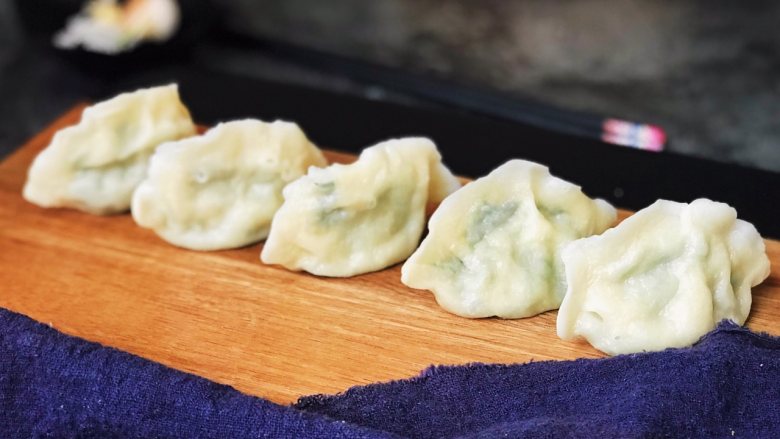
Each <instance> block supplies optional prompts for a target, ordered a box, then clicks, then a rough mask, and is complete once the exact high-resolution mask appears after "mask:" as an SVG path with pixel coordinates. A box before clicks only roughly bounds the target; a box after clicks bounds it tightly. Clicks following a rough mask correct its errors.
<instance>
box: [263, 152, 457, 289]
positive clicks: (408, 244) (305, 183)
mask: <svg viewBox="0 0 780 439" xmlns="http://www.w3.org/2000/svg"><path fill="white" fill-rule="evenodd" d="M458 187H460V183H459V182H458V180H457V179H456V178H455V177H454V176H453V175H452V174H451V173H450V171H449V170H448V169H447V168H446V167H444V165H443V164H442V163H441V156H440V155H439V152H438V151H437V149H436V146H435V145H434V144H433V142H431V141H430V140H428V139H425V138H404V139H395V140H389V141H386V142H382V143H379V144H377V145H375V146H372V147H370V148H366V149H365V150H364V151H363V152H362V153H361V154H360V157H359V158H358V160H357V161H356V162H355V163H353V164H350V165H340V164H335V165H332V166H330V167H328V168H325V169H317V168H311V169H310V170H309V173H308V174H307V175H306V176H304V177H302V178H300V179H298V180H296V181H294V182H292V183H291V184H290V185H289V186H287V187H286V188H285V189H284V204H283V205H282V207H281V208H280V209H279V211H278V212H277V213H276V216H274V219H273V223H272V224H271V234H270V236H269V237H268V240H267V241H266V243H265V247H264V248H263V252H262V255H261V259H262V260H263V262H265V263H267V264H280V265H283V266H284V267H286V268H288V269H290V270H306V271H308V272H309V273H313V274H317V275H321V276H339V277H346V276H353V275H356V274H361V273H367V272H370V271H376V270H380V269H382V268H385V267H388V266H390V265H393V264H395V263H397V262H400V261H402V260H404V259H406V258H407V257H408V256H409V255H410V254H411V253H412V251H414V249H415V247H417V244H418V243H419V241H420V236H421V235H422V232H423V227H424V225H425V209H426V204H427V203H428V202H432V203H437V202H439V201H441V199H442V198H444V197H446V196H447V195H448V194H449V193H451V192H453V191H454V190H456V189H457V188H458Z"/></svg>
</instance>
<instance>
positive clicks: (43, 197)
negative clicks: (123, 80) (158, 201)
mask: <svg viewBox="0 0 780 439" xmlns="http://www.w3.org/2000/svg"><path fill="white" fill-rule="evenodd" d="M193 134H195V125H194V124H193V122H192V119H191V118H190V114H189V112H188V111H187V108H186V107H185V106H184V104H182V103H181V100H180V99H179V91H178V87H177V86H176V85H175V84H172V85H167V86H162V87H153V88H147V89H142V90H138V91H135V92H132V93H123V94H120V95H119V96H116V97H114V98H113V99H109V100H107V101H104V102H100V103H98V104H95V105H93V106H91V107H89V108H87V109H86V110H84V113H83V114H82V116H81V121H80V122H79V123H78V124H77V125H74V126H71V127H68V128H64V129H62V130H60V131H59V132H57V134H55V135H54V138H53V139H52V141H51V144H49V146H48V147H47V148H46V149H44V150H43V151H41V153H40V154H39V155H38V156H37V157H36V158H35V160H34V161H33V163H32V166H30V169H29V171H28V176H27V183H26V184H25V186H24V190H23V196H24V198H25V199H27V201H29V202H31V203H34V204H37V205H39V206H41V207H71V208H75V209H80V210H83V211H85V212H90V213H93V214H100V215H102V214H111V213H117V212H122V211H126V210H127V209H128V208H130V198H131V197H132V195H133V190H135V188H136V186H138V184H139V183H140V182H141V180H143V179H144V176H145V175H146V166H147V162H148V160H149V156H151V155H152V153H153V152H154V149H155V148H156V147H157V145H159V144H160V143H163V142H166V141H169V140H177V139H181V138H183V137H188V136H191V135H193Z"/></svg>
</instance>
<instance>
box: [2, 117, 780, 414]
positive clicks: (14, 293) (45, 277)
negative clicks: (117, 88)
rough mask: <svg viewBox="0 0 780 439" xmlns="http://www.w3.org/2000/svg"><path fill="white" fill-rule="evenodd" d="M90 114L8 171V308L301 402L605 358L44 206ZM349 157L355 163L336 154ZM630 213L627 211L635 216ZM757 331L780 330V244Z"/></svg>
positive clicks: (419, 300) (524, 328) (378, 282)
mask: <svg viewBox="0 0 780 439" xmlns="http://www.w3.org/2000/svg"><path fill="white" fill-rule="evenodd" d="M82 108H83V107H78V108H75V109H73V110H72V111H70V112H69V113H67V114H66V115H64V116H63V117H62V118H60V119H59V120H57V121H56V122H55V123H54V124H53V125H52V126H51V127H49V128H48V129H46V130H45V131H44V132H42V133H41V134H39V135H37V136H35V137H34V138H33V139H32V140H30V141H29V143H27V144H26V145H24V146H23V147H22V148H20V149H19V150H17V152H16V153H14V154H13V155H11V156H10V157H8V158H7V159H6V160H5V161H4V162H2V164H0V267H2V268H0V282H2V285H3V293H2V295H0V306H2V307H6V308H9V309H11V310H14V311H17V312H20V313H23V314H26V315H28V316H30V317H32V318H34V319H36V320H38V321H41V322H45V323H50V324H52V325H53V326H54V327H55V328H57V329H59V330H61V331H63V332H65V333H68V334H72V335H76V336H79V337H83V338H85V339H88V340H92V341H97V342H100V343H103V344H105V345H108V346H113V347H116V348H119V349H122V350H124V351H128V352H131V353H134V354H137V355H140V356H142V357H145V358H148V359H151V360H154V361H157V362H160V363H163V364H166V365H168V366H171V367H173V368H176V369H180V370H184V371H187V372H191V373H194V374H197V375H201V376H204V377H206V378H209V379H212V380H214V381H218V382H220V383H225V384H229V385H231V386H233V387H235V388H237V389H239V390H241V391H244V392H246V393H249V394H253V395H259V396H263V397H266V398H269V399H271V400H272V401H276V402H280V403H287V402H291V401H294V400H295V399H297V398H298V397H299V396H301V395H306V394H313V393H334V392H339V391H343V390H345V389H347V388H348V387H350V386H354V385H358V384H367V383H371V382H376V381H386V380H391V379H399V378H405V377H409V376H413V375H416V374H417V373H419V371H420V370H422V369H424V368H425V367H427V366H429V365H431V364H461V363H469V362H476V361H478V362H500V363H513V362H527V361H530V360H535V361H539V360H551V359H571V358H577V357H599V356H601V354H600V353H598V352H597V351H596V350H594V349H593V348H591V347H590V346H589V345H588V344H587V343H585V342H584V341H577V342H565V341H562V340H560V339H558V337H557V336H556V335H555V317H556V313H555V312H547V313H544V314H542V315H539V316H536V317H532V318H528V319H522V320H500V319H481V320H469V319H465V318H460V317H457V316H454V315H451V314H448V313H447V312H445V311H443V310H442V309H441V308H439V307H438V306H437V305H436V302H435V301H434V299H433V296H432V294H430V293H429V292H426V291H418V290H412V289H409V288H407V287H405V286H404V285H402V284H401V282H400V267H399V266H395V267H392V268H389V269H387V270H383V271H381V272H377V273H371V274H367V275H362V276H357V277H354V278H350V279H328V278H318V277H315V276H311V275H307V274H302V273H292V272H288V271H285V270H283V269H281V268H277V267H272V266H265V265H262V264H261V263H260V261H259V254H260V248H261V247H260V245H253V246H251V247H247V248H242V249H238V250H231V251H220V252H210V253H201V252H194V251H187V250H183V249H179V248H176V247H173V246H171V245H169V244H167V243H165V242H163V241H162V240H160V239H159V238H157V237H156V236H155V235H154V234H153V233H152V232H150V231H148V230H144V229H141V228H139V227H136V226H135V225H134V223H133V220H132V218H131V217H130V216H129V215H117V216H110V217H99V216H92V215H88V214H85V213H81V212H77V211H73V210H66V209H48V210H44V209H41V208H38V207H36V206H34V205H31V204H29V203H27V202H25V201H24V200H23V199H22V197H21V195H20V193H21V188H22V184H23V182H24V180H25V177H26V172H27V168H28V166H29V164H30V161H31V160H32V158H33V157H34V156H35V154H37V152H38V151H40V150H41V149H42V148H44V147H45V146H46V145H47V144H48V142H49V140H50V139H51V136H52V135H53V133H54V132H55V131H56V130H58V129H60V128H62V127H64V126H66V125H69V124H73V123H75V122H76V121H77V120H78V118H79V115H80V113H81V110H82ZM329 157H330V158H331V160H338V161H342V162H346V161H349V160H351V156H348V155H344V154H336V153H333V154H329ZM626 215H628V212H625V211H623V212H621V217H625V216H626ZM766 244H767V250H768V253H769V255H770V258H771V259H772V261H773V272H772V275H771V276H770V278H769V279H767V280H766V281H765V282H764V283H763V284H762V285H761V286H759V287H757V288H755V289H754V306H753V312H752V313H751V316H750V319H749V320H748V326H749V327H751V328H753V329H755V330H761V331H768V332H770V333H774V334H778V333H780V323H779V322H780V277H779V276H778V273H777V264H778V261H780V242H777V241H769V240H768V241H766Z"/></svg>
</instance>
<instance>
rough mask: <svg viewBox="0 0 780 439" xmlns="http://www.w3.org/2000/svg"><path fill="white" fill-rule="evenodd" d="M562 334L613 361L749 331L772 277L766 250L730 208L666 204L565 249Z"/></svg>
mask: <svg viewBox="0 0 780 439" xmlns="http://www.w3.org/2000/svg"><path fill="white" fill-rule="evenodd" d="M563 261H564V264H565V265H566V281H567V283H568V286H569V287H568V291H567V293H566V297H565V299H564V300H563V304H562V305H561V309H560V310H559V311H558V322H557V326H558V336H560V337H561V338H563V339H566V340H569V339H572V338H574V337H576V336H582V337H584V338H586V339H587V340H588V341H589V342H590V344H592V345H593V346H594V347H595V348H596V349H598V350H600V351H603V352H605V353H607V354H610V355H617V354H625V353H632V352H640V351H658V350H663V349H665V348H669V347H683V346H689V345H691V344H693V343H694V342H696V341H697V340H698V339H699V338H700V337H701V336H703V335H704V334H706V333H707V332H709V331H710V330H712V329H713V328H715V326H716V325H717V323H718V322H720V321H721V320H723V319H729V320H732V321H734V322H736V323H738V324H743V323H744V322H745V319H747V316H748V314H749V313H750V305H751V302H752V296H751V292H750V288H751V287H753V286H755V285H758V284H759V283H761V281H763V280H764V279H766V277H767V276H768V275H769V259H768V258H767V255H766V250H765V248H764V242H763V241H762V240H761V236H760V235H759V234H758V232H757V231H756V229H755V227H753V225H752V224H750V223H748V222H745V221H742V220H738V219H737V212H736V211H735V210H734V209H733V208H731V207H730V206H728V205H727V204H723V203H717V202H714V201H710V200H707V199H698V200H695V201H694V202H692V203H691V204H685V203H676V202H673V201H666V200H660V201H657V202H655V203H654V204H652V205H651V206H649V207H647V208H645V209H643V210H640V211H639V212H637V213H635V214H634V215H632V216H631V217H629V218H628V219H626V220H624V221H623V222H622V223H621V224H620V225H618V226H617V227H615V228H613V229H611V230H608V231H606V232H604V234H602V235H601V236H593V237H590V238H586V239H582V240H579V241H576V242H573V243H571V244H570V245H569V246H568V247H567V248H566V249H564V251H563Z"/></svg>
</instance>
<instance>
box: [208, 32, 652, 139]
mask: <svg viewBox="0 0 780 439" xmlns="http://www.w3.org/2000/svg"><path fill="white" fill-rule="evenodd" d="M216 38H217V39H218V40H219V41H221V42H223V43H225V44H228V45H230V46H232V47H236V48H243V49H247V50H257V51H261V52H263V53H264V54H266V55H271V56H274V57H276V58H279V59H282V60H284V61H286V62H289V63H292V64H297V65H301V66H305V67H308V68H312V69H315V70H320V71H324V72H329V73H333V74H337V75H339V76H343V77H347V78H349V79H352V80H355V81H357V82H361V83H364V84H369V85H373V86H378V87H381V88H384V89H387V90H392V91H395V92H400V93H403V94H408V95H412V96H416V97H419V98H422V99H424V100H427V101H430V102H435V103H438V104H441V105H445V106H451V107H456V108H459V109H465V110H468V111H473V112H476V113H481V114H485V115H488V116H492V117H496V118H501V119H505V120H510V121H514V122H519V123H523V124H526V125H530V126H535V127H539V128H542V129H545V130H550V131H555V132H561V133H565V134H571V135H575V136H582V137H587V138H594V139H599V140H601V141H603V142H606V143H610V144H615V145H622V146H628V147H633V148H638V149H644V150H649V151H661V150H663V149H664V146H665V145H666V133H665V131H664V130H663V129H662V128H661V127H659V126H657V125H651V124H646V123H639V122H633V121H628V120H624V119H620V118H615V117H605V116H601V115H596V114H591V113H585V112H579V111H572V110H565V109H562V108H559V107H555V106H552V105H547V104H542V103H539V102H536V101H533V100H530V99H527V98H521V97H519V96H517V95H513V94H507V93H498V92H496V91H491V90H485V89H479V88H476V87H473V86H466V85H463V84H458V83H454V82H450V81H444V80H441V79H434V78H430V77H426V76H423V75H419V74H413V73H410V72H407V71H403V70H401V69H398V68H392V67H387V66H383V65H380V64H375V63H370V62H366V61H362V60H358V59H354V58H350V57H346V56H342V55H337V54H332V53H328V52H324V51H320V50H316V49H311V48H308V47H304V46H300V45H297V44H292V43H289V42H285V41H280V40H276V39H273V38H268V37H260V36H254V35H249V34H246V33H243V32H240V31H236V30H232V29H226V28H222V29H221V30H220V31H219V32H218V33H217V34H216Z"/></svg>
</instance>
